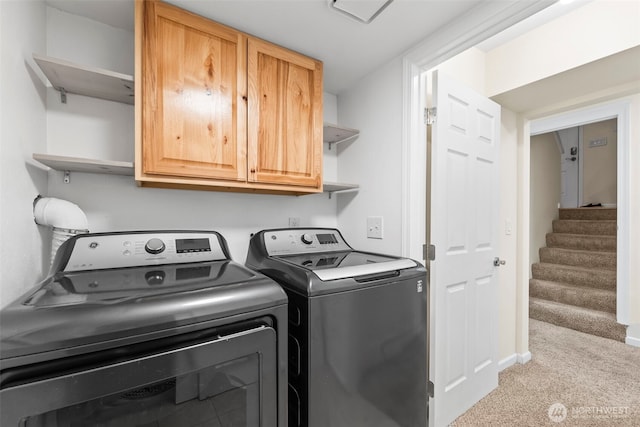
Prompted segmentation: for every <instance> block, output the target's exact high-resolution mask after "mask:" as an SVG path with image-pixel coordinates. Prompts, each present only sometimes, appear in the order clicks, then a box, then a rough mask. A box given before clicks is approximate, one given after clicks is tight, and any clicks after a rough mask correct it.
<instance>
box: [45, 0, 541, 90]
mask: <svg viewBox="0 0 640 427" xmlns="http://www.w3.org/2000/svg"><path fill="white" fill-rule="evenodd" d="M328 1H329V0H206V1H205V0H168V2H169V3H173V4H175V5H178V6H180V7H183V8H185V9H188V10H191V11H193V12H195V13H198V14H200V15H203V16H205V17H207V18H210V19H213V20H215V21H218V22H221V23H223V24H226V25H229V26H231V27H234V28H237V29H239V30H242V31H244V32H246V33H249V34H252V35H254V36H257V37H260V38H264V39H266V40H269V41H271V42H273V43H276V44H279V45H282V46H285V47H287V48H289V49H293V50H296V51H298V52H301V53H304V54H306V55H309V56H311V57H314V58H317V59H319V60H321V61H323V63H324V90H325V91H327V92H329V93H333V94H339V93H340V92H342V91H343V90H345V89H347V88H349V87H350V86H351V85H353V84H354V83H355V82H357V81H358V80H359V79H361V78H363V77H364V76H365V75H367V74H369V73H370V72H371V71H373V70H375V69H376V68H378V67H380V66H381V65H383V64H385V63H386V62H388V61H390V60H391V59H393V58H395V57H397V56H399V55H401V54H402V53H403V52H405V51H407V50H408V49H410V48H412V47H413V46H415V45H416V44H418V43H419V42H421V41H423V40H425V39H427V38H428V37H429V36H430V35H433V34H435V33H436V32H437V31H438V30H442V29H443V28H446V27H447V26H448V25H450V24H451V23H452V22H454V21H455V20H457V19H460V18H461V17H463V16H465V15H466V14H474V13H475V12H478V11H479V10H481V9H482V8H485V7H487V6H488V4H489V3H493V4H494V6H495V4H496V3H499V4H501V5H502V4H504V7H505V8H507V7H508V5H509V4H510V3H512V2H511V1H505V0H394V1H393V3H391V4H390V5H389V6H388V7H387V8H386V9H385V10H384V11H383V12H382V13H381V14H380V15H379V16H378V17H377V18H376V19H375V20H374V21H373V22H372V23H370V24H363V23H360V22H357V21H355V20H353V19H351V18H349V17H347V16H345V15H343V14H340V13H338V12H336V11H335V10H332V9H331V8H330V7H329V4H328ZM362 1H366V0H362ZM519 1H520V2H524V3H536V2H537V1H538V0H519ZM46 3H47V4H48V5H50V6H52V7H55V8H57V9H60V10H63V11H66V12H69V13H72V14H76V15H80V16H85V17H87V18H90V19H93V20H96V21H100V22H103V23H106V24H109V25H111V26H114V27H119V28H124V29H127V30H130V31H133V23H134V12H133V10H134V6H133V5H134V0H46ZM494 9H495V8H494ZM478 15H480V14H478ZM545 19H549V18H545ZM510 37H511V36H510ZM500 42H501V41H498V42H497V43H500ZM494 43H495V42H494ZM487 46H491V45H487Z"/></svg>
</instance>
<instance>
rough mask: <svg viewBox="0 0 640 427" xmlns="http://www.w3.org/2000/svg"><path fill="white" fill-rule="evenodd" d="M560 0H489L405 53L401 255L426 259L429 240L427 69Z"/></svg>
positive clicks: (403, 61) (403, 73)
mask: <svg viewBox="0 0 640 427" xmlns="http://www.w3.org/2000/svg"><path fill="white" fill-rule="evenodd" d="M555 2H556V0H534V1H531V2H512V3H509V5H508V6H506V7H504V6H502V5H501V4H500V3H501V2H489V3H488V4H486V5H484V6H483V7H482V8H477V9H478V10H475V9H474V10H471V11H470V13H467V14H466V15H464V16H462V17H461V18H459V19H457V20H455V22H453V23H451V25H449V26H447V28H446V29H444V30H442V31H439V32H438V33H437V34H435V35H433V36H431V37H429V38H428V39H427V40H425V41H424V42H423V43H421V44H419V45H418V46H416V47H414V48H413V49H411V50H410V51H408V52H407V53H406V54H405V55H404V56H403V58H402V68H403V70H402V93H403V103H402V104H403V109H402V121H403V124H402V190H401V200H402V206H401V219H402V220H401V254H402V256H405V257H410V258H413V259H419V260H424V257H423V248H422V245H424V244H425V236H426V221H427V212H426V202H427V199H426V194H427V170H426V161H427V150H426V138H427V132H426V126H425V124H424V120H423V117H424V116H423V112H424V109H425V108H426V107H427V104H428V100H427V74H428V71H430V70H431V69H433V68H434V67H436V66H438V65H439V64H441V63H442V62H444V61H446V60H447V59H450V58H453V57H454V56H456V55H458V54H459V53H462V52H464V51H465V50H467V49H469V48H471V47H474V46H476V45H477V44H478V43H480V42H481V41H483V40H486V39H488V38H489V37H491V36H493V35H496V34H498V33H500V32H502V31H503V30H506V29H507V28H509V27H511V26H512V25H514V24H516V23H518V22H520V21H522V20H523V19H525V18H528V17H529V16H531V15H533V14H535V13H537V12H540V11H541V10H543V9H545V8H547V7H548V6H551V5H552V4H554V3H555ZM479 23H481V24H479Z"/></svg>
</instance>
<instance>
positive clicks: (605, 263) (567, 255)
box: [540, 248, 616, 271]
mask: <svg viewBox="0 0 640 427" xmlns="http://www.w3.org/2000/svg"><path fill="white" fill-rule="evenodd" d="M540 262H544V263H548V264H562V265H573V266H576V267H583V266H589V267H590V268H602V269H605V270H611V271H616V253H615V252H597V251H581V250H577V249H562V248H540Z"/></svg>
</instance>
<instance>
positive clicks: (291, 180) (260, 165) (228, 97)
mask: <svg viewBox="0 0 640 427" xmlns="http://www.w3.org/2000/svg"><path fill="white" fill-rule="evenodd" d="M135 83H136V161H135V177H136V181H137V182H138V183H139V184H140V185H143V186H157V187H170V188H192V189H211V190H223V191H254V192H265V193H289V194H305V193H315V192H320V191H322V63H321V62H319V61H316V60H313V59H310V58H308V57H305V56H303V55H300V54H298V53H295V52H292V51H290V50H287V49H284V48H282V47H279V46H276V45H273V44H271V43H268V42H265V41H263V40H259V39H257V38H254V37H251V36H249V35H247V34H244V33H242V32H240V31H237V30H235V29H233V28H229V27H226V26H224V25H221V24H218V23H215V22H213V21H211V20H208V19H205V18H203V17H200V16H198V15H195V14H192V13H190V12H188V11H185V10H182V9H179V8H177V7H175V6H172V5H169V4H166V3H163V2H160V1H156V0H145V1H136V78H135Z"/></svg>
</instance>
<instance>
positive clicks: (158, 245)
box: [144, 238, 165, 255]
mask: <svg viewBox="0 0 640 427" xmlns="http://www.w3.org/2000/svg"><path fill="white" fill-rule="evenodd" d="M164 248H165V246H164V242H163V241H162V240H160V239H157V238H153V239H149V240H148V241H147V244H146V245H144V250H145V251H147V252H149V253H150V254H153V255H155V254H159V253H162V251H164Z"/></svg>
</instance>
